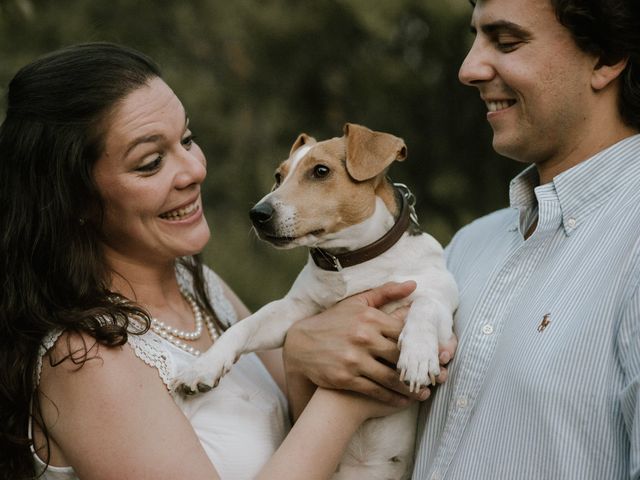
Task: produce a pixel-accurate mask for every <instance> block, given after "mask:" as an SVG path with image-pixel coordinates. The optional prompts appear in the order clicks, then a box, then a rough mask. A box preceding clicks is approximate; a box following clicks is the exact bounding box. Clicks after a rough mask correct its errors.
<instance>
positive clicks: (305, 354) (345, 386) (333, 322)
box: [284, 282, 457, 405]
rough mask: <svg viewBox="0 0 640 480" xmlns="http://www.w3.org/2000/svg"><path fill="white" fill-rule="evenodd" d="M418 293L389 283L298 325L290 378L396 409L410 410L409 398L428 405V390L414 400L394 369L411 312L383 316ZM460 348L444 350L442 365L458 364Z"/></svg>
mask: <svg viewBox="0 0 640 480" xmlns="http://www.w3.org/2000/svg"><path fill="white" fill-rule="evenodd" d="M415 287H416V285H415V283H414V282H404V283H394V282H390V283H386V284H384V285H382V286H380V287H378V288H374V289H372V290H368V291H366V292H363V293H360V294H358V295H354V296H352V297H349V298H347V299H345V300H343V301H341V302H339V303H337V304H336V305H335V306H334V307H332V308H329V309H327V310H326V311H324V312H322V313H320V314H318V315H315V316H313V317H310V318H307V319H303V320H300V321H298V322H296V323H295V324H294V325H293V326H292V327H291V328H290V329H289V332H288V333H287V338H286V341H285V346H284V358H285V365H286V368H287V371H288V374H289V375H291V376H294V377H295V376H300V375H303V376H305V377H307V378H308V379H309V380H311V381H312V382H313V383H314V384H316V385H318V386H321V387H324V388H333V389H342V390H352V391H355V392H359V393H362V394H364V395H367V396H370V397H373V398H376V399H378V400H381V401H383V402H387V403H391V404H396V405H404V404H406V403H407V402H408V397H409V398H413V399H418V400H425V399H427V398H428V397H429V395H430V390H429V389H428V388H424V389H422V390H421V391H420V392H418V393H413V394H411V393H410V392H409V388H408V387H407V386H406V385H405V384H404V383H403V382H402V381H401V380H400V375H399V373H398V372H397V371H396V369H395V364H396V362H397V360H398V355H399V350H398V346H397V339H398V336H399V335H400V332H401V330H402V327H403V326H404V319H405V316H406V314H407V312H408V310H409V307H400V308H398V309H397V310H395V311H394V312H393V313H391V314H385V313H384V312H382V311H380V310H379V308H380V307H382V306H383V305H385V304H387V303H390V302H393V301H396V300H401V299H403V298H405V297H407V296H408V295H410V294H411V293H412V292H413V290H414V289H415ZM456 346H457V341H456V339H455V336H454V337H453V339H452V340H451V341H450V342H449V343H448V345H444V346H441V351H440V360H441V364H442V365H446V364H447V363H448V362H449V361H450V360H451V358H453V354H454V353H455V349H456ZM446 377H447V370H446V368H441V373H440V375H439V376H438V377H437V379H436V380H437V382H438V383H442V382H444V381H445V380H446Z"/></svg>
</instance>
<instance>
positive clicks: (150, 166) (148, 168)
mask: <svg viewBox="0 0 640 480" xmlns="http://www.w3.org/2000/svg"><path fill="white" fill-rule="evenodd" d="M161 163H162V155H158V156H157V157H156V158H155V159H154V160H153V161H151V162H149V163H145V164H144V165H142V166H140V167H138V168H136V172H142V173H150V172H154V171H156V170H157V169H158V168H159V167H160V164H161Z"/></svg>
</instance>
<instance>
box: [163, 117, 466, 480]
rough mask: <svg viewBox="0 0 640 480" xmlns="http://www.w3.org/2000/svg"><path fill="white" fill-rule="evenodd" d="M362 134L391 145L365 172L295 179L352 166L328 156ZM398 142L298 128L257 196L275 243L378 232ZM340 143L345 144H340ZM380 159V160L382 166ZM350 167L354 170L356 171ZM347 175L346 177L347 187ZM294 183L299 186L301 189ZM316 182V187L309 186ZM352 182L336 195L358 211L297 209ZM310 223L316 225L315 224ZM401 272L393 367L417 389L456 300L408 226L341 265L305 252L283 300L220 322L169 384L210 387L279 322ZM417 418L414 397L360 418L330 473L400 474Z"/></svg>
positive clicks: (270, 340)
mask: <svg viewBox="0 0 640 480" xmlns="http://www.w3.org/2000/svg"><path fill="white" fill-rule="evenodd" d="M371 134H375V135H388V137H389V138H388V139H387V138H386V137H382V140H383V142H382V143H383V144H384V146H383V147H379V146H378V147H375V148H374V151H373V152H369V153H374V154H375V155H378V154H385V152H386V151H387V150H388V149H389V148H391V149H394V152H395V153H394V154H393V155H392V157H390V158H391V159H390V160H385V161H384V162H382V163H380V164H379V165H378V166H377V167H373V168H374V169H375V170H379V171H376V172H375V174H374V175H371V178H368V179H366V181H363V180H358V181H356V180H354V179H353V178H352V172H340V173H339V174H338V173H335V178H333V179H332V180H331V182H329V181H324V182H322V181H320V180H318V179H315V180H313V179H312V180H311V182H316V183H310V184H308V185H307V186H306V187H304V182H305V181H306V180H305V179H307V177H308V176H309V175H310V173H309V172H312V171H311V170H310V169H309V168H310V167H311V168H313V166H314V165H315V164H317V163H318V162H321V163H322V164H329V165H331V169H332V173H333V172H334V171H336V170H338V169H340V168H342V169H343V170H344V169H346V170H350V169H351V170H353V171H354V172H356V167H355V166H352V165H353V164H354V163H355V162H356V161H358V159H354V158H351V159H349V158H347V159H346V162H345V160H344V159H338V161H336V162H334V163H332V162H333V159H332V157H334V156H339V153H336V152H340V151H345V150H347V157H348V156H349V153H350V149H351V148H352V147H351V144H350V143H349V142H352V141H354V139H353V137H355V136H356V135H362V136H363V137H362V139H360V140H358V142H360V143H362V142H365V143H366V142H367V141H368V139H369V138H370V136H371ZM348 135H352V138H347V137H348ZM376 138H377V139H378V140H379V139H380V137H376ZM398 140H400V139H397V138H396V137H393V136H391V135H389V134H379V133H378V132H371V131H370V130H368V129H365V128H364V127H360V126H357V125H347V126H346V127H345V136H344V137H341V138H340V139H331V140H328V141H325V142H326V143H327V145H326V146H324V147H323V148H322V149H319V148H318V146H320V145H322V144H323V143H325V142H321V143H316V142H315V140H313V139H312V138H310V137H307V136H306V135H304V134H303V135H301V136H300V137H298V140H297V141H296V143H295V144H294V146H293V148H292V153H291V156H290V158H289V160H287V161H285V162H284V163H283V164H282V165H281V167H280V168H279V171H280V172H281V174H284V176H285V178H284V181H283V182H282V183H281V184H280V186H279V187H278V188H276V189H275V190H274V191H273V192H272V193H270V194H268V195H267V196H265V197H264V198H263V199H262V200H261V201H260V202H259V203H262V202H270V204H271V205H272V206H273V208H274V212H275V214H276V215H277V218H276V219H275V220H276V226H275V227H274V228H275V230H274V233H275V234H277V236H278V237H280V238H284V237H286V238H287V241H286V245H282V244H281V245H280V246H281V247H285V248H288V247H291V246H297V245H306V246H311V245H312V246H320V247H322V248H324V249H329V250H331V249H333V251H336V252H337V251H345V250H347V251H351V250H355V249H357V248H360V247H363V246H365V245H368V244H370V243H372V242H374V241H375V240H377V239H378V238H380V237H382V236H383V235H384V234H385V233H386V232H387V231H388V230H389V229H390V228H391V227H392V226H393V224H394V222H395V218H394V215H393V213H392V210H395V209H394V208H393V207H394V206H395V205H394V203H393V202H392V201H390V200H389V199H390V198H391V199H392V200H393V197H392V196H391V197H390V196H389V189H390V188H391V187H390V185H388V182H387V181H386V180H385V179H384V173H385V172H384V171H385V170H386V166H388V164H389V163H391V162H392V161H393V160H395V159H400V160H401V159H404V156H403V155H404V154H402V155H400V154H399V148H400V147H402V148H404V151H406V147H404V143H402V142H401V140H400V142H401V143H398V142H397V141H398ZM338 141H340V142H342V144H341V145H342V147H341V146H340V144H338V145H336V142H338ZM329 142H334V143H333V144H329ZM390 142H391V143H390ZM378 143H380V142H378ZM345 144H346V148H343V147H344V145H345ZM358 148H359V145H357V146H355V147H353V151H354V152H356V153H354V155H360V153H358V152H360V150H359V149H358ZM314 152H315V153H314ZM345 164H346V166H345ZM380 165H383V168H382V169H381V167H380ZM367 168H371V167H367ZM343 173H344V175H343ZM354 175H356V176H360V177H362V175H361V173H360V172H357V173H355V174H354ZM364 176H367V175H364ZM316 180H317V181H316ZM336 182H337V184H338V185H337V186H336ZM348 182H351V183H353V185H352V186H350V185H349V184H348ZM367 182H369V183H370V186H368V187H366V188H367V190H365V186H364V184H365V183H367ZM300 183H302V184H303V187H302V188H303V189H304V192H303V191H301V190H300V188H301V187H300ZM318 186H319V190H318V188H316V187H318ZM351 187H352V188H354V189H357V190H353V191H348V192H346V193H343V196H344V199H343V200H342V202H346V201H351V202H354V201H356V203H357V199H358V198H359V196H370V197H371V199H370V200H367V201H363V202H362V208H358V209H357V210H358V212H359V213H355V214H354V213H351V214H346V213H344V212H343V211H341V210H340V209H339V208H337V207H332V208H331V209H330V212H333V215H334V216H336V217H339V218H338V220H337V224H338V226H336V225H335V224H336V221H334V220H335V219H333V220H330V221H329V220H327V221H324V220H322V219H308V218H306V217H308V216H309V214H308V213H305V211H304V208H303V207H302V203H304V202H305V201H307V202H308V201H310V199H309V198H308V197H309V195H311V197H314V195H315V201H319V197H318V195H319V194H318V193H317V191H319V192H322V193H321V194H320V195H331V196H340V194H339V192H338V191H336V189H337V190H344V189H348V188H351ZM314 189H315V190H314ZM327 189H328V190H330V192H327V191H326V190H327ZM314 191H316V193H313V192H314ZM309 192H311V193H309ZM358 192H360V193H358ZM365 192H366V193H365ZM305 197H307V198H306V199H305ZM383 197H384V198H383ZM354 198H355V200H354ZM312 201H314V200H312ZM369 203H372V205H369ZM311 211H313V212H319V213H318V215H323V213H322V208H313V209H312V210H311ZM362 212H364V213H362ZM314 215H316V213H314ZM326 215H330V214H329V213H326ZM358 216H361V217H363V218H358ZM353 219H355V223H353V221H354V220H353ZM308 222H311V224H312V226H311V227H310V226H309V225H307V223H308ZM314 222H315V223H314ZM350 222H351V223H350ZM301 225H302V226H301ZM304 225H306V227H305V226H304ZM313 226H315V227H317V226H322V227H324V228H315V229H314V228H313ZM301 229H302V230H301ZM310 232H311V233H310ZM261 236H262V235H261ZM404 280H414V281H416V283H417V288H416V290H415V291H414V292H413V293H412V294H411V295H410V296H409V297H408V298H407V299H405V301H404V302H403V303H408V302H411V303H412V304H411V308H410V311H409V313H408V315H407V318H406V321H405V326H404V329H403V330H402V333H401V335H400V339H399V342H398V346H399V347H400V357H399V361H398V364H397V368H398V370H400V371H401V373H402V376H403V378H404V379H405V381H406V382H407V383H409V384H410V386H411V388H412V390H414V391H417V390H418V388H420V387H421V386H424V385H428V384H429V383H430V378H432V377H433V376H437V375H438V374H439V372H440V365H439V361H438V343H444V342H446V341H448V340H449V339H450V337H451V334H452V315H453V311H454V310H455V308H456V307H457V301H458V296H457V288H456V285H455V282H454V280H453V277H452V276H451V274H450V273H449V272H448V271H447V269H446V267H445V262H444V256H443V251H442V247H441V246H440V245H439V243H438V242H437V241H436V240H435V239H434V238H433V237H431V236H430V235H427V234H424V233H422V234H418V235H411V234H410V233H408V232H405V233H404V235H403V236H402V238H401V239H400V240H399V241H398V242H397V243H396V244H395V245H394V246H393V247H391V248H390V249H389V250H387V251H386V252H385V253H383V254H381V255H380V256H378V257H376V258H375V259H373V260H370V261H367V262H365V263H361V264H359V265H355V266H352V267H348V268H344V269H343V270H342V271H340V272H333V271H325V270H322V269H320V268H318V267H317V266H316V265H315V263H314V262H313V260H312V259H311V257H309V259H308V261H307V264H306V265H305V267H304V268H303V269H302V271H301V272H300V274H299V275H298V277H297V279H296V280H295V282H294V284H293V286H292V287H291V290H290V291H289V292H288V293H287V295H286V296H285V297H284V298H282V299H280V300H277V301H274V302H272V303H269V304H268V305H266V306H264V307H263V308H261V309H260V310H259V311H258V312H256V313H255V314H253V315H251V316H249V317H248V318H246V319H244V320H243V321H241V322H238V323H237V324H235V325H233V326H232V327H231V328H229V329H228V330H227V331H226V332H225V333H224V334H223V335H222V336H221V337H220V338H219V339H218V340H217V341H216V343H215V345H214V346H213V347H212V348H211V349H209V350H208V351H207V352H205V353H204V354H203V355H201V356H200V357H199V358H198V359H197V360H196V361H195V362H194V363H193V365H192V368H191V369H190V370H189V371H183V372H181V374H180V376H179V382H178V383H179V384H180V385H185V386H187V387H189V388H191V389H192V390H194V391H195V390H196V389H197V385H198V383H201V384H206V385H209V386H214V385H216V384H217V382H218V380H219V379H220V378H221V377H222V376H223V375H224V374H225V373H226V372H227V371H228V370H229V369H230V368H231V366H232V365H233V363H234V362H235V361H236V359H237V358H238V357H239V356H240V355H241V354H243V353H247V352H252V351H257V350H264V349H270V348H277V347H280V346H282V343H283V341H284V337H285V334H286V331H287V329H288V328H289V326H291V325H292V324H293V322H295V321H296V320H299V319H301V318H305V317H308V316H311V315H313V314H316V313H318V312H320V311H322V310H324V309H326V308H328V307H330V306H332V305H333V304H335V303H336V302H338V301H339V300H342V299H343V298H345V297H348V296H350V295H353V294H356V293H359V292H362V291H364V290H367V289H370V288H373V287H376V286H378V285H381V284H382V283H385V282H388V281H398V282H401V281H404ZM395 307H397V305H388V306H386V309H387V310H388V311H390V310H391V309H392V308H395ZM176 385H177V384H176ZM416 424H417V405H415V406H413V407H411V408H409V409H406V410H403V411H401V412H399V413H396V414H394V415H391V416H388V417H385V418H379V419H373V420H369V421H368V422H366V423H365V424H364V425H363V426H362V427H361V428H360V429H359V430H358V432H357V433H356V435H355V436H354V438H353V439H352V441H351V443H350V445H349V447H348V449H347V451H346V452H345V455H344V457H343V460H342V462H341V464H340V467H339V470H338V471H337V473H336V474H335V476H334V478H335V479H363V478H366V479H381V480H388V479H402V478H408V477H409V476H410V473H411V467H412V464H413V449H414V442H415V432H416Z"/></svg>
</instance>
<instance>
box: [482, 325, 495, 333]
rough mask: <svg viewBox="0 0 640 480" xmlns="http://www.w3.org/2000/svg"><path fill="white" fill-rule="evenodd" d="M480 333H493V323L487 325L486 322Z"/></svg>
mask: <svg viewBox="0 0 640 480" xmlns="http://www.w3.org/2000/svg"><path fill="white" fill-rule="evenodd" d="M482 333H484V334H485V335H491V334H492V333H493V325H489V324H488V323H487V324H486V325H484V326H483V327H482Z"/></svg>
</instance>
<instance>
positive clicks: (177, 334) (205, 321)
mask: <svg viewBox="0 0 640 480" xmlns="http://www.w3.org/2000/svg"><path fill="white" fill-rule="evenodd" d="M180 293H181V294H182V296H183V297H184V299H185V300H186V301H187V303H188V304H189V306H190V307H191V311H192V312H193V317H194V319H195V324H196V326H195V330H194V331H192V332H188V331H186V330H179V329H177V328H175V327H172V326H171V325H167V324H166V323H164V322H163V321H161V320H158V319H156V318H151V330H153V331H154V332H155V333H157V334H158V335H160V336H161V337H162V338H164V339H165V340H167V341H169V342H171V343H173V344H174V345H175V346H176V347H178V348H180V349H181V350H184V351H185V352H187V353H190V354H191V355H195V356H198V355H200V354H201V353H202V352H200V350H198V349H197V348H195V347H192V346H191V345H188V344H187V343H185V342H184V341H183V340H187V341H194V340H198V339H199V338H200V337H201V336H202V330H203V328H202V327H203V325H206V326H207V330H208V331H209V335H210V336H211V340H213V341H215V340H216V339H217V338H218V336H219V334H218V330H216V327H215V325H214V323H213V320H212V319H211V317H209V315H205V314H204V312H203V311H202V309H201V308H200V305H198V302H196V299H195V298H193V296H191V295H190V294H189V293H188V292H186V291H184V290H183V289H180Z"/></svg>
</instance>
